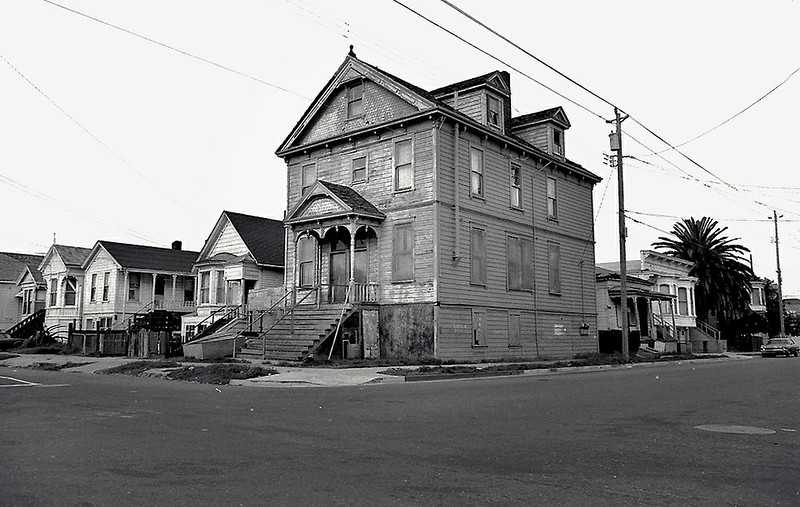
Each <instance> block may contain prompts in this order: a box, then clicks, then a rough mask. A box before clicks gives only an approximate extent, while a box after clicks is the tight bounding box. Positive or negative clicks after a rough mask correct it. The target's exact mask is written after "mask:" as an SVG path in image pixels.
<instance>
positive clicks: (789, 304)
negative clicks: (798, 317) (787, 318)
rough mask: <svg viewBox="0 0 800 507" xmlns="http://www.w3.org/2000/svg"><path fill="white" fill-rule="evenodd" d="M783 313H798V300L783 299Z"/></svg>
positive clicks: (799, 301) (799, 311)
mask: <svg viewBox="0 0 800 507" xmlns="http://www.w3.org/2000/svg"><path fill="white" fill-rule="evenodd" d="M783 311H785V312H788V313H793V314H798V313H800V298H784V299H783Z"/></svg>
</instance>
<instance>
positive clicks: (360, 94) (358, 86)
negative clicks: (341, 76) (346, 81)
mask: <svg viewBox="0 0 800 507" xmlns="http://www.w3.org/2000/svg"><path fill="white" fill-rule="evenodd" d="M363 114H364V85H363V84H362V83H355V84H352V85H350V87H349V88H348V89H347V117H348V118H356V117H359V116H362V115H363Z"/></svg>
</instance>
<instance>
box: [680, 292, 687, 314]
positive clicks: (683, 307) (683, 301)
mask: <svg viewBox="0 0 800 507" xmlns="http://www.w3.org/2000/svg"><path fill="white" fill-rule="evenodd" d="M678 315H689V293H688V291H687V290H686V287H678Z"/></svg>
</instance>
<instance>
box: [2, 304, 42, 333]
mask: <svg viewBox="0 0 800 507" xmlns="http://www.w3.org/2000/svg"><path fill="white" fill-rule="evenodd" d="M45 312H46V310H45V309H44V308H43V309H41V310H37V311H35V312H34V313H32V314H30V315H28V316H27V317H25V318H24V319H22V320H21V321H19V322H17V323H16V324H14V325H13V326H12V327H10V328H8V329H6V331H5V332H6V334H8V335H9V336H10V337H12V338H27V337H28V336H29V335H32V334H33V333H34V332H36V331H41V330H42V329H44V327H43V326H44V316H45ZM25 335H28V336H25Z"/></svg>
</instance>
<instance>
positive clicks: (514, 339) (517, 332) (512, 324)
mask: <svg viewBox="0 0 800 507" xmlns="http://www.w3.org/2000/svg"><path fill="white" fill-rule="evenodd" d="M521 320H522V318H521V316H520V314H518V313H509V314H508V346H509V347H521V346H522V330H521V325H520V321H521Z"/></svg>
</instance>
